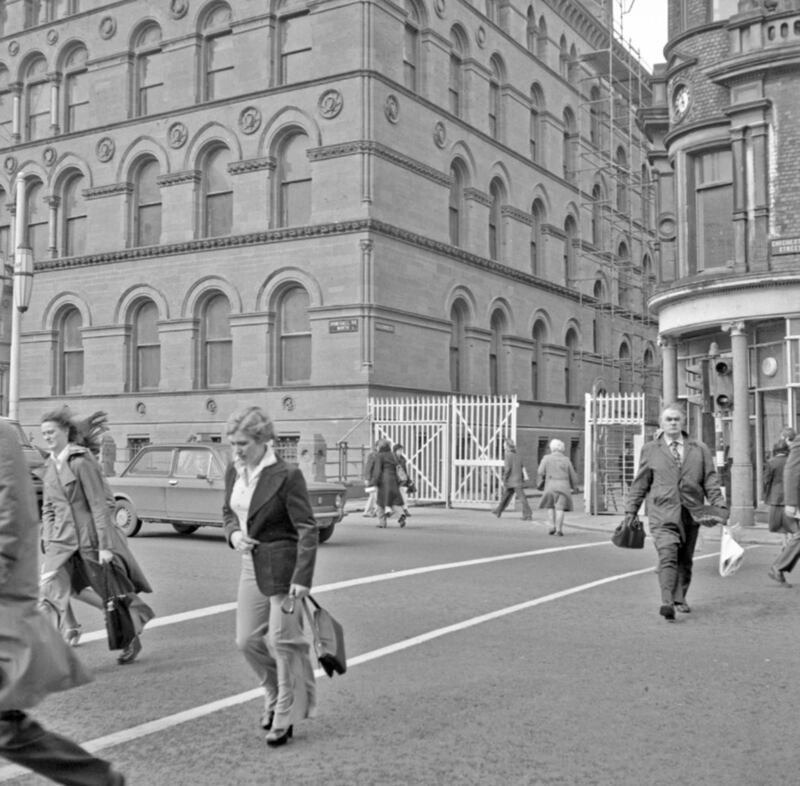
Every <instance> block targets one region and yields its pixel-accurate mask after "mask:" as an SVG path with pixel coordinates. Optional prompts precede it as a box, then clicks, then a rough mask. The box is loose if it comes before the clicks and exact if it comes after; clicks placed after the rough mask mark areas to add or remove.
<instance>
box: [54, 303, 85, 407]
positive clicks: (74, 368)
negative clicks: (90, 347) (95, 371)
mask: <svg viewBox="0 0 800 786" xmlns="http://www.w3.org/2000/svg"><path fill="white" fill-rule="evenodd" d="M82 328H83V319H82V318H81V312H80V311H78V309H77V308H74V307H73V308H67V309H65V310H64V311H63V312H62V313H61V315H60V317H59V319H58V320H57V321H56V335H57V336H58V340H57V348H56V352H57V357H56V391H57V395H60V396H64V395H69V394H71V393H80V392H81V390H82V388H83V336H82V335H81V330H82Z"/></svg>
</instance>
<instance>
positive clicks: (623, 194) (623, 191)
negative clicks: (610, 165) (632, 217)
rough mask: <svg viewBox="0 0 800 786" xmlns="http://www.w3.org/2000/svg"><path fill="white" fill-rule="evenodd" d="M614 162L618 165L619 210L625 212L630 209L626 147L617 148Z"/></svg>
mask: <svg viewBox="0 0 800 786" xmlns="http://www.w3.org/2000/svg"><path fill="white" fill-rule="evenodd" d="M614 162H615V163H616V165H617V166H616V175H617V210H619V212H620V213H625V212H627V210H628V156H627V155H626V154H625V148H624V147H622V146H620V147H618V148H617V153H616V155H615V157H614Z"/></svg>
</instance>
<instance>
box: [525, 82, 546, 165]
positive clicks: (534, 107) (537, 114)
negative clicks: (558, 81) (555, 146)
mask: <svg viewBox="0 0 800 786" xmlns="http://www.w3.org/2000/svg"><path fill="white" fill-rule="evenodd" d="M543 106H544V99H543V97H542V88H541V87H539V85H538V84H533V85H531V118H530V129H529V132H528V135H529V136H530V145H531V161H538V160H539V146H540V145H539V140H540V138H541V135H542V129H541V116H542V108H543Z"/></svg>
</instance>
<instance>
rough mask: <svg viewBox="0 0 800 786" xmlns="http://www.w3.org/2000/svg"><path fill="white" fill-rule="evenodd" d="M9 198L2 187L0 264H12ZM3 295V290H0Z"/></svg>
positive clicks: (0, 198) (0, 294) (0, 295)
mask: <svg viewBox="0 0 800 786" xmlns="http://www.w3.org/2000/svg"><path fill="white" fill-rule="evenodd" d="M8 206H9V199H8V194H7V193H6V192H5V191H4V190H3V189H1V188H0V255H2V257H3V260H0V264H3V261H4V262H5V264H10V263H11V261H12V255H11V215H10V213H9V212H8ZM0 297H2V292H0Z"/></svg>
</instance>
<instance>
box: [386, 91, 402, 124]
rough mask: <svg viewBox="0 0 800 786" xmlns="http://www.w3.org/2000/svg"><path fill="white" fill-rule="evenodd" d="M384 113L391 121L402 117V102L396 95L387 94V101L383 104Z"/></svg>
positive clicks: (394, 121) (393, 121)
mask: <svg viewBox="0 0 800 786" xmlns="http://www.w3.org/2000/svg"><path fill="white" fill-rule="evenodd" d="M383 111H384V114H385V115H386V119H387V120H388V121H389V122H390V123H396V122H397V119H398V118H399V117H400V102H399V101H398V100H397V96H396V95H391V94H390V95H388V96H386V103H385V104H384V106H383Z"/></svg>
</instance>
